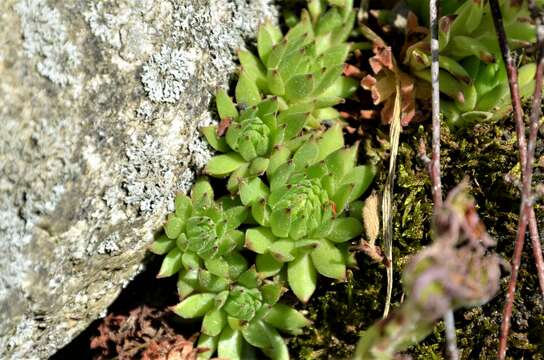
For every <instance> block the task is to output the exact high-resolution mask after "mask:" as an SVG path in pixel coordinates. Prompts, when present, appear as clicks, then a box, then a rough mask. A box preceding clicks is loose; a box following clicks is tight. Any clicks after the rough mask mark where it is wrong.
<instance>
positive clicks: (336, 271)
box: [311, 239, 346, 280]
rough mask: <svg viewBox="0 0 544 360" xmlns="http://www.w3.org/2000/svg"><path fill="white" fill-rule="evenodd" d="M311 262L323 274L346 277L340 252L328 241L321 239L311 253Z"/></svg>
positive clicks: (339, 278) (332, 276)
mask: <svg viewBox="0 0 544 360" xmlns="http://www.w3.org/2000/svg"><path fill="white" fill-rule="evenodd" d="M311 257H312V263H313V264H314V266H315V268H316V270H317V271H318V272H319V273H320V274H321V275H323V276H326V277H329V278H333V279H337V280H343V279H345V277H346V265H345V263H344V261H345V260H344V256H343V255H342V252H341V251H340V250H339V249H338V248H337V247H336V246H334V244H333V243H331V242H330V241H328V240H326V239H323V240H321V244H320V245H319V247H318V248H317V249H315V250H314V251H312V253H311Z"/></svg>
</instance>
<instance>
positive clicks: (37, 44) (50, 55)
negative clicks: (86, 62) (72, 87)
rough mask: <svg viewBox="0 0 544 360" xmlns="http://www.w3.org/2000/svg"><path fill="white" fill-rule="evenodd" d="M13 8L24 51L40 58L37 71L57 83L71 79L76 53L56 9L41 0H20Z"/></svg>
mask: <svg viewBox="0 0 544 360" xmlns="http://www.w3.org/2000/svg"><path fill="white" fill-rule="evenodd" d="M15 10H16V11H17V13H18V14H19V16H20V17H21V23H22V28H23V36H24V43H23V46H24V48H25V50H26V52H27V54H28V55H29V56H38V57H40V58H41V59H40V60H39V61H38V63H37V65H36V68H37V70H38V72H39V73H40V74H41V75H43V76H45V77H47V78H49V80H51V81H53V82H54V83H55V84H57V85H59V86H66V85H68V84H72V83H74V82H75V81H76V76H75V72H76V69H77V67H78V66H79V64H80V55H79V52H78V50H77V48H76V46H75V45H74V44H73V43H72V42H71V41H70V40H69V38H68V34H67V31H66V27H65V25H64V23H63V21H62V18H61V15H60V12H59V11H58V10H57V9H53V8H51V7H49V6H48V5H47V2H46V1H45V0H21V1H19V2H18V3H17V4H16V5H15Z"/></svg>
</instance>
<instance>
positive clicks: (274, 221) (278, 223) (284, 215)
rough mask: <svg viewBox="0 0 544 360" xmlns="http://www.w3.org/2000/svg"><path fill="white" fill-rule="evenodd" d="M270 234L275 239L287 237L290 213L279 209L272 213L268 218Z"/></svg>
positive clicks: (289, 228) (289, 227)
mask: <svg viewBox="0 0 544 360" xmlns="http://www.w3.org/2000/svg"><path fill="white" fill-rule="evenodd" d="M270 227H271V229H272V233H273V234H274V235H276V236H277V237H281V238H284V237H287V236H288V235H289V231H290V230H291V213H290V212H289V210H288V209H280V210H276V211H274V212H272V215H271V216H270Z"/></svg>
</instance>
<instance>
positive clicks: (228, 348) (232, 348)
mask: <svg viewBox="0 0 544 360" xmlns="http://www.w3.org/2000/svg"><path fill="white" fill-rule="evenodd" d="M242 343H243V338H242V334H241V333H240V331H238V330H233V329H231V328H230V327H229V326H225V328H224V329H223V331H222V332H221V335H220V336H219V342H218V344H217V355H218V356H219V357H220V358H223V359H229V360H243V354H242Z"/></svg>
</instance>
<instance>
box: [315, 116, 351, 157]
mask: <svg viewBox="0 0 544 360" xmlns="http://www.w3.org/2000/svg"><path fill="white" fill-rule="evenodd" d="M317 145H318V147H319V156H318V158H317V160H316V161H321V160H324V159H325V158H326V157H327V156H329V155H330V154H332V153H333V152H335V151H336V150H338V149H341V148H343V147H344V135H343V134H342V125H340V123H335V124H334V125H333V126H332V127H331V128H330V129H329V130H327V131H325V132H324V133H323V135H321V137H320V138H319V139H318V140H317Z"/></svg>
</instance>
